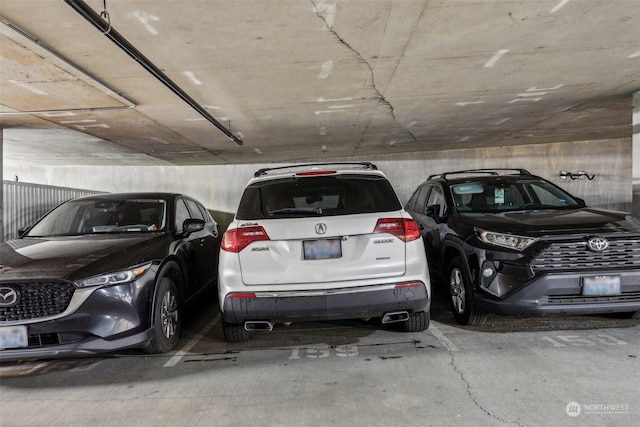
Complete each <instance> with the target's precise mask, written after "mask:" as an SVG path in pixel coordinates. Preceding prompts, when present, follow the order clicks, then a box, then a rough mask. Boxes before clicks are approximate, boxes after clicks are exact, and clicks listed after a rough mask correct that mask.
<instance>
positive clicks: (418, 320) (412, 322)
mask: <svg viewBox="0 0 640 427" xmlns="http://www.w3.org/2000/svg"><path fill="white" fill-rule="evenodd" d="M430 320H431V312H430V311H429V310H424V311H418V312H415V313H409V319H408V320H406V321H404V322H402V323H401V324H400V330H401V331H402V332H422V331H425V330H427V329H428V328H429V322H430Z"/></svg>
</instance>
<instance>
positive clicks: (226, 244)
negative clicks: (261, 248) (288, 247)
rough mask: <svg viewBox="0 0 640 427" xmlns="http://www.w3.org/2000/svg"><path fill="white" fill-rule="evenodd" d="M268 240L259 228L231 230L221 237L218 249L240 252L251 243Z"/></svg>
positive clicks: (265, 233) (264, 232)
mask: <svg viewBox="0 0 640 427" xmlns="http://www.w3.org/2000/svg"><path fill="white" fill-rule="evenodd" d="M260 240H270V239H269V235H268V234H267V232H266V231H264V228H263V227H261V226H257V227H243V228H233V229H231V230H227V231H226V232H225V233H224V235H223V236H222V243H221V244H220V249H222V250H225V251H227V252H240V251H241V250H243V249H244V248H246V247H247V246H249V245H250V244H251V243H253V242H257V241H260Z"/></svg>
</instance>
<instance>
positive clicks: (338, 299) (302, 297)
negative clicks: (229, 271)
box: [222, 282, 431, 324]
mask: <svg viewBox="0 0 640 427" xmlns="http://www.w3.org/2000/svg"><path fill="white" fill-rule="evenodd" d="M430 304H431V300H430V295H429V291H428V290H427V286H426V285H425V284H424V283H422V282H419V285H418V286H412V287H402V286H396V283H392V284H385V285H375V286H362V287H357V288H341V289H330V290H314V291H287V292H255V293H230V294H227V295H226V296H225V297H224V300H223V304H222V307H223V313H222V318H223V319H224V320H225V321H226V322H229V323H236V324H240V323H244V322H246V321H248V320H267V321H271V322H283V321H313V320H339V319H353V318H367V317H379V316H382V315H384V314H385V313H388V312H394V311H408V312H419V311H425V310H428V309H429V308H430Z"/></svg>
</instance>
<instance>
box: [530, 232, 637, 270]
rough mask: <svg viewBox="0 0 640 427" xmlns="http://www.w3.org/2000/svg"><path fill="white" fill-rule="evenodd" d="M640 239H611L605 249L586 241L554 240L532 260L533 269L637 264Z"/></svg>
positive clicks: (568, 268)
mask: <svg viewBox="0 0 640 427" xmlns="http://www.w3.org/2000/svg"><path fill="white" fill-rule="evenodd" d="M638 266H640V240H626V241H625V240H619V241H610V242H609V247H608V248H607V249H606V250H604V251H602V252H593V251H591V250H589V248H588V247H587V245H586V243H585V242H569V243H552V244H550V245H549V246H548V247H547V248H546V249H545V250H544V251H542V252H541V253H540V255H538V256H537V257H536V258H535V259H534V260H533V262H532V263H531V269H532V270H533V272H534V273H540V272H544V271H558V270H563V271H578V270H594V269H596V270H597V269H614V268H616V269H620V268H638Z"/></svg>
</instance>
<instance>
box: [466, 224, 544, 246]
mask: <svg viewBox="0 0 640 427" xmlns="http://www.w3.org/2000/svg"><path fill="white" fill-rule="evenodd" d="M476 232H477V233H478V237H480V240H482V241H483V242H485V243H489V244H490V245H496V246H502V247H503V248H509V249H515V250H517V251H522V250H524V249H526V248H527V247H529V246H530V245H531V244H533V243H534V242H535V241H536V240H538V239H535V238H533V237H524V236H516V235H514V234H504V233H494V232H492V231H487V230H483V229H481V228H476Z"/></svg>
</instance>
